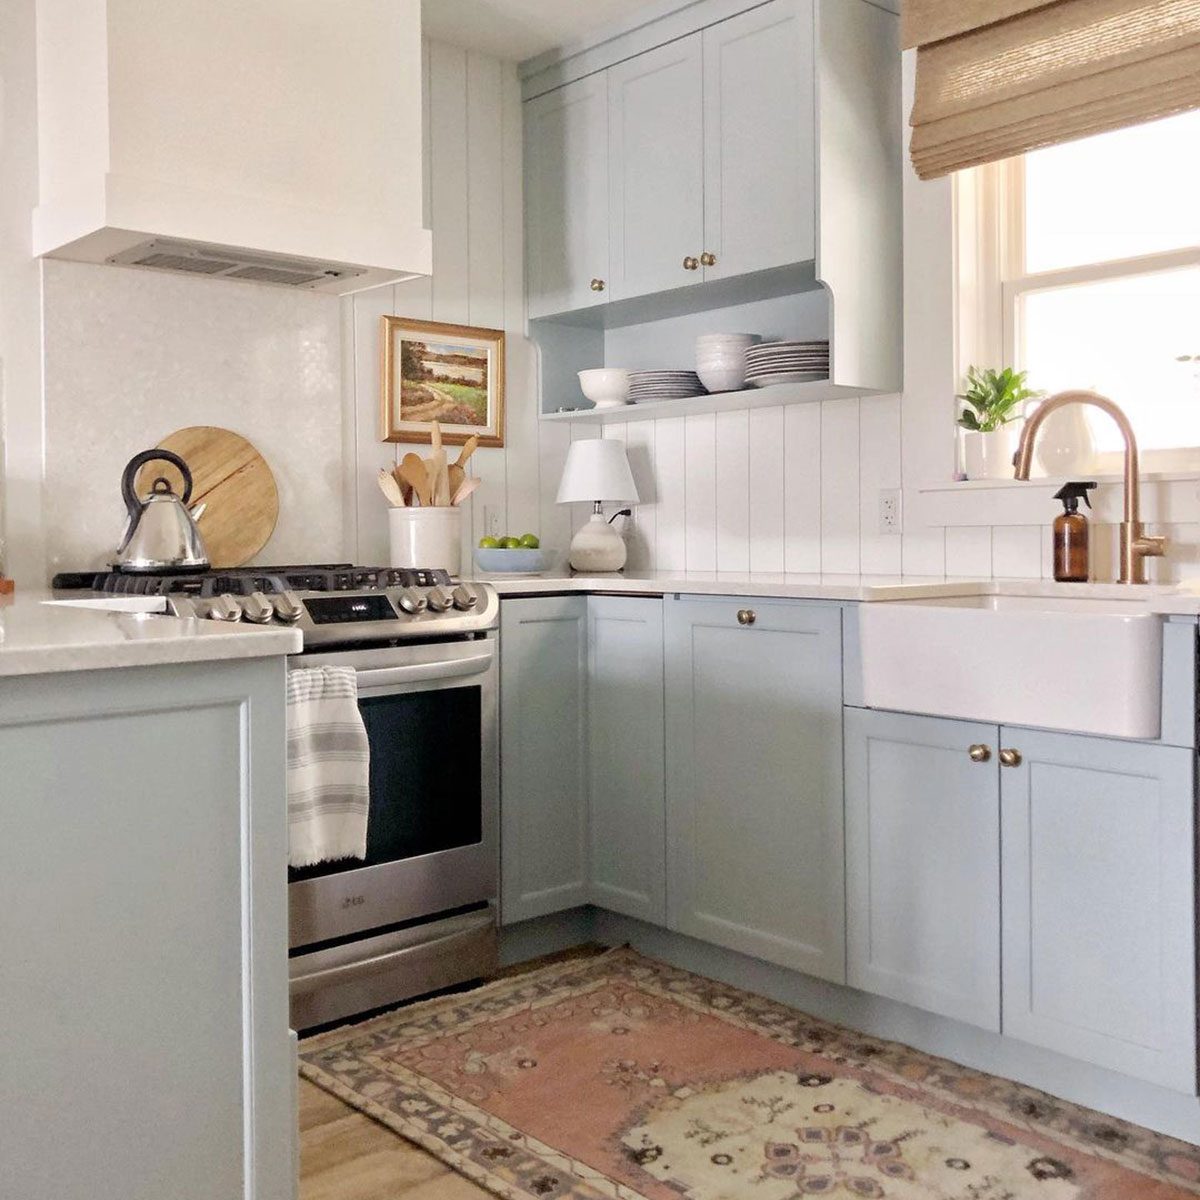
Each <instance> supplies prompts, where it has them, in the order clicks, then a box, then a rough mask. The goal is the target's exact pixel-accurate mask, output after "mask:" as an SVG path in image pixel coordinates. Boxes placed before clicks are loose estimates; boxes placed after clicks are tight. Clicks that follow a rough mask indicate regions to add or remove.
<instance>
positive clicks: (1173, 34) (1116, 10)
mask: <svg viewBox="0 0 1200 1200" xmlns="http://www.w3.org/2000/svg"><path fill="white" fill-rule="evenodd" d="M903 37H904V46H905V49H909V48H911V47H913V46H915V47H917V94H916V102H915V104H914V105H913V112H912V126H913V135H912V160H913V166H914V167H915V168H916V171H917V174H918V175H919V176H920V177H921V178H922V179H933V178H936V177H937V176H939V175H948V174H949V173H950V172H951V171H958V170H961V169H962V168H964V167H973V166H978V165H979V164H980V163H986V162H996V161H998V160H999V159H1002V158H1009V157H1011V156H1012V155H1014V154H1022V153H1024V152H1025V151H1026V150H1033V149H1036V148H1037V147H1038V146H1048V145H1053V144H1054V143H1057V142H1066V141H1070V140H1071V139H1073V138H1078V137H1084V136H1086V135H1088V134H1092V133H1100V132H1102V131H1104V130H1107V129H1117V128H1119V127H1120V126H1122V125H1133V124H1136V123H1137V122H1139V121H1150V120H1153V119H1155V118H1156V117H1165V116H1168V115H1170V114H1171V113H1176V112H1182V111H1183V110H1185V109H1189V108H1200V0H1149V2H1146V0H1141V2H1140V3H1139V2H1136V0H904V8H903ZM1197 150H1198V152H1200V147H1198V148H1197ZM1113 168H1114V170H1119V169H1120V164H1119V163H1114V164H1113Z"/></svg>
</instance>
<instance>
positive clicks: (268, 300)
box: [43, 260, 373, 572]
mask: <svg viewBox="0 0 1200 1200" xmlns="http://www.w3.org/2000/svg"><path fill="white" fill-rule="evenodd" d="M44 269H45V283H44V316H43V323H44V350H45V359H44V363H45V367H44V369H45V376H44V389H45V390H44V419H45V438H46V456H45V485H44V491H43V504H44V511H45V522H46V542H47V551H48V564H49V568H50V570H51V572H53V571H61V570H80V569H90V568H95V567H100V566H103V565H104V564H105V563H107V562H109V561H111V556H112V552H113V549H114V548H115V546H116V544H117V540H118V537H119V535H120V532H121V529H122V526H123V521H124V516H125V512H124V507H123V505H122V503H121V498H120V493H119V483H120V477H121V471H122V469H123V468H124V466H125V463H126V462H127V461H128V460H129V459H130V458H131V457H132V456H133V455H134V454H136V453H137V452H138V451H140V450H145V449H148V448H149V447H151V446H153V445H155V444H156V443H157V442H158V441H160V440H161V439H162V438H163V437H164V436H165V435H167V434H168V433H171V432H172V431H174V430H176V429H180V428H183V427H186V426H190V425H219V426H223V427H225V428H228V429H232V430H234V431H235V432H236V433H240V434H241V435H242V436H243V437H246V438H248V439H249V440H250V441H251V442H253V443H254V445H255V446H256V447H257V448H258V450H259V452H260V453H261V454H262V455H263V456H264V457H265V458H266V460H267V462H268V463H269V464H270V466H271V469H272V471H273V472H274V474H275V481H276V484H277V485H278V488H279V523H278V525H277V526H276V528H275V532H274V534H273V535H272V536H271V539H270V541H269V542H268V543H267V545H266V547H265V549H264V550H263V552H262V553H261V554H260V555H259V556H258V561H259V562H282V561H296V560H308V561H319V560H322V559H330V558H339V557H341V554H342V550H343V544H344V532H345V531H344V528H343V490H342V489H343V483H342V463H343V448H342V405H341V396H342V369H341V353H342V350H341V329H340V314H339V301H338V300H337V299H336V298H335V297H330V296H318V295H313V294H312V293H310V292H295V291H286V290H284V289H282V288H268V287H254V286H247V285H245V284H237V283H228V282H223V281H218V280H206V279H193V278H185V277H181V276H178V275H171V274H166V273H162V272H154V271H143V270H136V269H134V268H123V267H109V266H98V265H91V264H84V263H71V262H58V261H55V260H48V261H47V262H46V263H45V265H44ZM372 486H373V485H372Z"/></svg>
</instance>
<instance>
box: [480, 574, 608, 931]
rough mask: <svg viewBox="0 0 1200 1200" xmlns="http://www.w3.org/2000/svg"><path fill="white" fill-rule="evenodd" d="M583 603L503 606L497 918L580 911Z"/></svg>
mask: <svg viewBox="0 0 1200 1200" xmlns="http://www.w3.org/2000/svg"><path fill="white" fill-rule="evenodd" d="M587 601H588V598H587V597H586V596H547V597H529V598H519V599H511V600H505V601H504V602H503V604H502V605H501V609H500V697H501V700H500V759H501V768H500V814H501V816H500V846H501V852H500V853H501V888H500V909H501V918H502V920H503V921H504V923H505V924H512V923H513V922H515V921H524V920H528V919H529V918H531V917H541V916H545V915H546V914H547V913H552V912H559V911H562V910H563V909H568V908H574V907H575V906H576V905H579V904H586V903H587V899H588V882H587V875H588V846H587V829H588V813H587Z"/></svg>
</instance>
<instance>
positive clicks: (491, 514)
mask: <svg viewBox="0 0 1200 1200" xmlns="http://www.w3.org/2000/svg"><path fill="white" fill-rule="evenodd" d="M503 533H504V530H503V529H501V528H500V509H499V507H498V506H497V505H495V504H485V505H484V506H483V534H484V537H494V538H498V537H501V536H502V535H503Z"/></svg>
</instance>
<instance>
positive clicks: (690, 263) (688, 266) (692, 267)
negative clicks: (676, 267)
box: [683, 254, 700, 271]
mask: <svg viewBox="0 0 1200 1200" xmlns="http://www.w3.org/2000/svg"><path fill="white" fill-rule="evenodd" d="M683 269H684V270H685V271H698V270H699V269H700V260H699V259H698V258H693V257H692V256H691V255H690V254H689V255H688V256H687V258H685V259H684V260H683Z"/></svg>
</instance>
